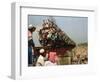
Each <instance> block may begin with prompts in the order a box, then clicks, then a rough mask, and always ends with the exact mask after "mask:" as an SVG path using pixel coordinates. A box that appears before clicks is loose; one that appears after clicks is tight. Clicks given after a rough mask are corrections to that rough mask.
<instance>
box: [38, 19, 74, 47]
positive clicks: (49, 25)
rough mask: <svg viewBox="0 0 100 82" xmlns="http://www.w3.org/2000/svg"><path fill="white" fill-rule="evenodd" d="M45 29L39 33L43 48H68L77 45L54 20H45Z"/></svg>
mask: <svg viewBox="0 0 100 82" xmlns="http://www.w3.org/2000/svg"><path fill="white" fill-rule="evenodd" d="M42 26H43V28H42V29H40V31H39V41H40V44H41V45H42V46H50V47H55V48H56V47H67V46H68V45H75V42H74V41H72V40H71V39H70V38H69V37H68V36H67V35H66V34H65V33H64V31H62V30H61V29H60V28H59V27H58V26H57V24H56V22H55V21H54V19H53V18H51V19H50V18H49V19H46V20H43V24H42Z"/></svg>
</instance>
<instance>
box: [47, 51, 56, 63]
mask: <svg viewBox="0 0 100 82" xmlns="http://www.w3.org/2000/svg"><path fill="white" fill-rule="evenodd" d="M56 57H57V53H56V52H49V54H48V59H49V61H51V62H52V63H55V59H56Z"/></svg>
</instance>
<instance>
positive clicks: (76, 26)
mask: <svg viewBox="0 0 100 82" xmlns="http://www.w3.org/2000/svg"><path fill="white" fill-rule="evenodd" d="M46 18H48V16H35V15H29V16H28V20H29V21H28V24H32V25H34V26H35V27H37V29H36V31H35V32H34V33H33V39H34V42H35V44H36V45H38V46H39V45H40V44H39V42H38V31H39V29H40V28H42V23H43V20H44V19H46ZM53 18H54V19H55V21H56V24H57V25H58V26H59V28H60V29H62V30H63V31H64V32H65V33H66V34H67V35H68V36H69V37H70V38H71V39H72V40H73V41H74V42H76V43H77V44H78V43H84V42H88V18H87V17H75V16H73V17H69V16H53Z"/></svg>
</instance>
